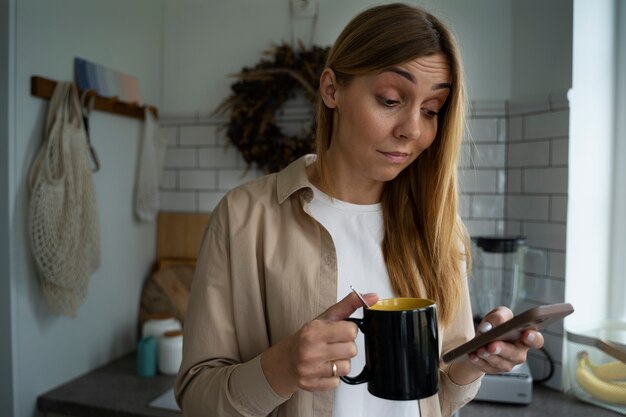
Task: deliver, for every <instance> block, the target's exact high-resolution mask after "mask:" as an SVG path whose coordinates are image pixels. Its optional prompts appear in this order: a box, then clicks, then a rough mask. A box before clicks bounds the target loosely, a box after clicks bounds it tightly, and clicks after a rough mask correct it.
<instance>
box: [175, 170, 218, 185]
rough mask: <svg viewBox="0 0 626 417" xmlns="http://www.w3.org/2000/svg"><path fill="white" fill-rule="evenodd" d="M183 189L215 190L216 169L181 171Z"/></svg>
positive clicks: (180, 182) (180, 179)
mask: <svg viewBox="0 0 626 417" xmlns="http://www.w3.org/2000/svg"><path fill="white" fill-rule="evenodd" d="M178 175H179V185H180V189H181V190H213V189H215V188H216V183H217V179H216V178H217V175H216V172H215V171H214V170H198V169H195V170H189V171H180V172H179V174H178Z"/></svg>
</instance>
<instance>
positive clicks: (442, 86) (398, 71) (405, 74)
mask: <svg viewBox="0 0 626 417" xmlns="http://www.w3.org/2000/svg"><path fill="white" fill-rule="evenodd" d="M383 72H393V73H394V74H398V75H399V76H401V77H403V78H406V79H407V80H409V81H410V82H412V83H413V84H416V83H417V81H416V80H415V77H414V76H413V74H411V73H410V72H408V71H405V70H403V69H402V68H398V67H389V68H387V69H386V70H384V71H383ZM445 88H447V89H448V90H449V89H451V88H452V84H450V83H437V84H434V85H433V88H432V90H433V91H435V90H442V89H445Z"/></svg>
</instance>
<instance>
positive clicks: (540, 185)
mask: <svg viewBox="0 0 626 417" xmlns="http://www.w3.org/2000/svg"><path fill="white" fill-rule="evenodd" d="M522 185H523V187H522V190H523V191H524V192H527V193H553V194H566V193H567V168H529V169H525V170H524V172H523V178H522Z"/></svg>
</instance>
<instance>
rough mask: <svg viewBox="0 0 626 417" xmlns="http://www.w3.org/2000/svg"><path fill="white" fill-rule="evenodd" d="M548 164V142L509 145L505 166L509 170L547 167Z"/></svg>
mask: <svg viewBox="0 0 626 417" xmlns="http://www.w3.org/2000/svg"><path fill="white" fill-rule="evenodd" d="M549 164H550V142H549V141H547V140H545V141H539V142H518V143H509V146H508V149H507V166H508V167H510V168H518V167H534V166H544V167H545V166H548V165H549Z"/></svg>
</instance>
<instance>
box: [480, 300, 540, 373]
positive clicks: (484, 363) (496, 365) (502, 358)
mask: <svg viewBox="0 0 626 417" xmlns="http://www.w3.org/2000/svg"><path fill="white" fill-rule="evenodd" d="M512 318H513V312H511V310H510V309H508V308H507V307H496V308H495V309H493V310H491V311H490V312H489V313H488V314H487V315H486V316H485V318H484V319H483V320H482V321H481V322H480V325H479V326H478V330H477V332H476V335H479V334H482V333H485V332H487V331H489V330H490V329H491V328H493V327H495V326H497V325H499V324H502V323H504V322H505V321H508V320H510V319H512ZM542 346H543V335H542V334H541V333H540V332H538V331H536V330H526V331H524V332H523V333H522V336H521V338H520V339H519V340H517V341H515V342H503V341H494V342H491V343H489V344H488V345H486V346H483V347H481V348H479V349H478V350H477V351H476V352H473V353H470V354H469V360H470V362H471V363H472V364H473V365H474V366H476V367H477V368H478V369H480V370H481V371H483V372H485V373H488V374H495V373H499V372H510V371H511V370H512V369H513V367H514V366H515V365H518V364H520V363H524V362H525V361H526V355H527V353H528V349H530V348H532V349H539V348H540V347H542Z"/></svg>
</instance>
